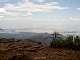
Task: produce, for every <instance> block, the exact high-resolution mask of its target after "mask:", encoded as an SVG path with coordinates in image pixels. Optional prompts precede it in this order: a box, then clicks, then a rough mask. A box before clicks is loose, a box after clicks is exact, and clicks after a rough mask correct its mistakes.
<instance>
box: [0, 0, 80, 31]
mask: <svg viewBox="0 0 80 60" xmlns="http://www.w3.org/2000/svg"><path fill="white" fill-rule="evenodd" d="M29 27H44V28H45V27H54V28H55V29H56V28H58V29H72V30H75V29H78V30H79V29H80V0H0V28H29Z"/></svg>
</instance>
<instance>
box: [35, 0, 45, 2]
mask: <svg viewBox="0 0 80 60" xmlns="http://www.w3.org/2000/svg"><path fill="white" fill-rule="evenodd" d="M36 1H37V2H44V0H36Z"/></svg>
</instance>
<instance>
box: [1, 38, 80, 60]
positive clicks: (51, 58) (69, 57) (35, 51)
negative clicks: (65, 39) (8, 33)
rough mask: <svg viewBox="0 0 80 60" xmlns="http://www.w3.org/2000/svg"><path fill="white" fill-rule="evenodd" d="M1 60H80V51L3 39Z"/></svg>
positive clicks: (30, 41)
mask: <svg viewBox="0 0 80 60" xmlns="http://www.w3.org/2000/svg"><path fill="white" fill-rule="evenodd" d="M0 60H80V51H74V50H69V49H64V48H63V49H62V48H51V47H47V46H43V45H42V44H41V43H40V42H35V41H32V40H29V39H28V40H26V39H25V40H14V39H7V40H6V39H2V40H0Z"/></svg>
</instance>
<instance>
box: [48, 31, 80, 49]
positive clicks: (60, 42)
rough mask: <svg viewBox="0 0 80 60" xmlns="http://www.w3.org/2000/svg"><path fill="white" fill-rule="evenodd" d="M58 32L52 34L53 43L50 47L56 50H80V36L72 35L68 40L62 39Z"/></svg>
mask: <svg viewBox="0 0 80 60" xmlns="http://www.w3.org/2000/svg"><path fill="white" fill-rule="evenodd" d="M58 35H61V34H59V33H58V32H54V33H53V34H52V42H51V43H50V47H55V48H69V49H72V50H80V37H79V36H75V37H74V36H72V35H70V36H69V37H67V38H66V39H62V38H61V37H58Z"/></svg>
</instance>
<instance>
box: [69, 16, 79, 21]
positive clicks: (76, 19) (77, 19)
mask: <svg viewBox="0 0 80 60" xmlns="http://www.w3.org/2000/svg"><path fill="white" fill-rule="evenodd" d="M70 20H72V21H79V20H80V19H79V18H73V17H70Z"/></svg>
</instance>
